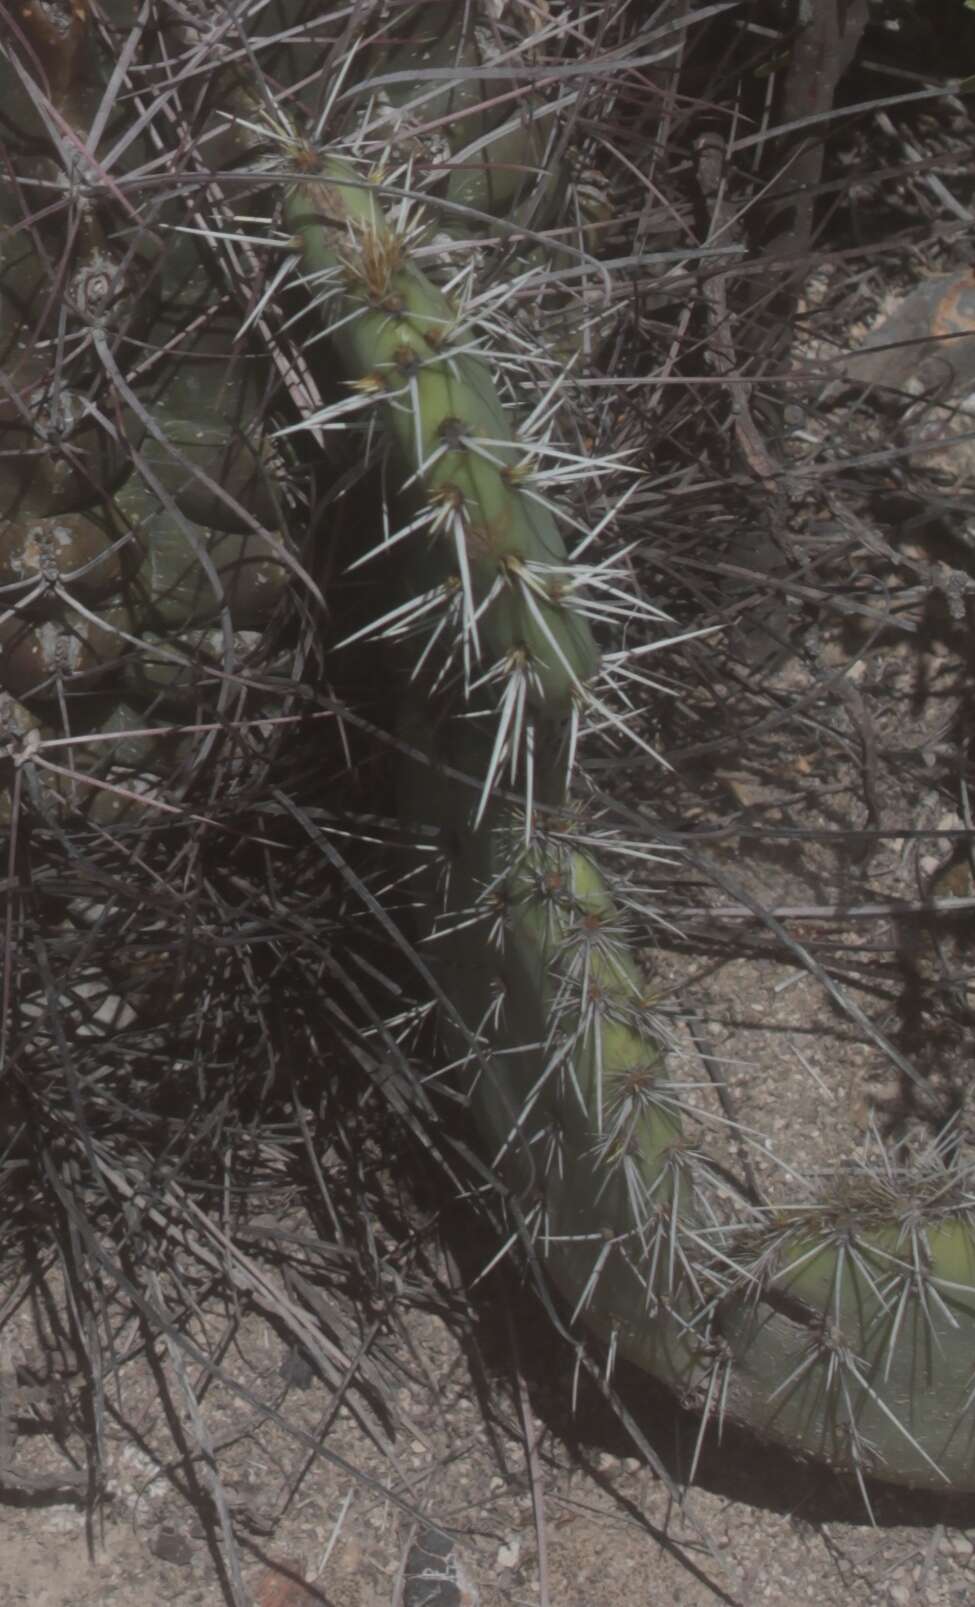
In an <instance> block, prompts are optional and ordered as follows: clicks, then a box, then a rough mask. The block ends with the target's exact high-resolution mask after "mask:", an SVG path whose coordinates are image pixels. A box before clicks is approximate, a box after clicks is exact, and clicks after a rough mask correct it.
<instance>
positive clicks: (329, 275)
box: [285, 157, 599, 719]
mask: <svg viewBox="0 0 975 1607" xmlns="http://www.w3.org/2000/svg"><path fill="white" fill-rule="evenodd" d="M307 162H308V164H309V165H311V166H313V168H314V171H312V172H309V173H308V174H307V176H305V177H303V178H302V179H301V180H300V181H299V182H298V183H296V184H294V185H293V186H292V187H291V188H290V189H289V191H288V194H287V197H286V200H285V227H286V228H287V229H288V230H289V231H290V232H291V233H292V235H293V238H294V243H295V249H296V251H297V252H298V254H299V256H300V262H301V269H302V273H303V275H304V277H305V278H306V280H307V281H308V284H309V288H310V289H312V290H313V292H314V293H315V295H316V299H317V300H318V301H319V302H320V303H321V311H322V316H323V319H324V321H325V323H326V326H327V327H328V329H329V334H330V340H331V343H332V346H333V348H334V349H335V351H336V353H337V355H338V356H339V358H340V361H341V363H342V366H343V368H344V371H345V373H346V374H347V376H348V378H349V380H350V381H351V382H352V383H353V384H356V385H358V386H360V387H362V388H363V389H364V390H365V391H367V392H369V393H371V394H376V393H377V392H379V391H380V387H381V388H382V394H383V395H384V398H385V412H386V417H387V421H388V427H389V429H390V432H391V435H392V437H393V440H394V442H395V445H396V447H397V449H398V453H399V456H400V459H401V461H402V463H403V464H404V465H405V466H406V468H407V472H408V477H409V483H410V484H411V485H412V486H413V487H414V488H415V489H417V490H419V491H420V492H422V494H423V495H425V497H426V499H427V501H428V503H429V504H430V505H431V510H432V511H431V518H430V528H431V530H432V531H433V532H434V533H435V534H436V536H437V540H436V543H435V552H434V555H432V556H428V555H424V556H423V557H422V558H419V559H418V560H417V563H418V564H419V565H420V567H421V568H422V570H423V575H424V584H425V586H430V585H431V584H432V585H434V586H435V585H442V584H443V583H444V582H445V581H447V580H449V579H450V578H452V577H457V578H459V580H460V582H461V585H462V588H463V591H464V594H465V601H466V625H465V629H466V630H467V632H468V633H469V635H470V637H471V639H472V640H475V641H476V642H477V643H478V644H481V643H483V645H484V647H485V648H486V650H487V651H488V653H489V654H490V657H491V660H492V661H493V662H494V663H504V662H505V661H506V660H507V659H508V658H509V657H510V656H511V655H512V653H515V652H518V653H522V654H523V655H524V657H525V660H526V662H527V664H528V665H529V667H530V673H529V676H528V699H529V701H530V703H531V704H532V706H533V707H534V708H535V710H536V711H537V712H539V713H544V714H545V715H546V716H547V717H549V718H556V719H564V718H565V717H566V716H567V715H568V713H569V712H570V710H571V708H572V705H573V703H574V701H576V700H578V699H580V698H581V697H582V696H583V695H584V689H585V688H586V686H587V685H588V683H589V682H590V681H591V680H592V678H593V676H594V675H595V673H596V671H597V669H598V665H599V655H598V651H597V648H596V645H595V642H594V640H593V637H592V633H591V631H590V629H589V626H588V624H587V622H586V621H585V619H584V618H583V617H582V616H581V614H580V613H579V612H578V611H576V610H574V609H573V608H572V606H571V605H570V602H569V600H568V599H567V598H563V597H561V596H560V595H559V594H558V590H557V588H556V589H553V592H552V593H551V594H550V595H547V596H546V595H542V596H539V595H538V588H537V587H536V588H534V589H533V588H531V587H530V586H529V585H528V583H527V581H526V579H525V571H524V569H523V567H521V566H524V565H527V564H532V565H538V566H555V567H560V568H561V567H564V565H565V562H566V552H565V546H564V543H563V541H562V537H561V534H560V532H559V529H558V527H557V525H556V522H555V519H554V517H553V516H552V514H551V513H550V512H549V511H548V509H547V508H546V507H544V506H543V505H542V504H541V503H540V502H538V501H537V500H533V499H532V498H531V497H530V496H529V495H528V494H526V492H525V491H524V490H523V489H522V488H521V485H520V478H521V477H520V475H519V468H520V466H521V465H522V464H523V462H524V459H525V456H526V453H525V450H524V448H523V447H522V446H520V445H519V444H518V443H517V441H516V440H515V438H514V435H513V432H512V428H511V424H510V421H509V418H508V414H507V412H506V410H505V408H504V407H503V405H502V403H501V401H500V398H499V395H498V391H497V388H496V386H495V383H494V375H493V373H492V371H491V368H490V366H489V364H488V363H487V361H486V360H485V359H484V358H482V357H480V356H478V355H477V354H476V353H475V352H473V351H471V350H470V349H469V347H470V337H469V334H467V332H465V331H464V330H463V329H462V328H461V327H460V324H459V318H458V314H457V312H456V311H455V309H454V308H453V307H452V306H451V304H450V302H449V301H448V300H447V298H446V296H445V295H444V294H443V292H442V291H441V290H439V289H438V288H437V286H435V285H434V284H432V283H431V281H430V280H429V279H427V278H426V276H425V275H424V274H423V273H422V272H421V271H420V269H419V268H417V266H416V265H415V264H414V263H412V262H411V261H410V258H409V244H408V240H407V239H406V238H405V237H403V236H401V235H399V234H397V233H395V232H394V231H393V230H392V229H391V228H390V227H389V225H388V223H387V222H386V219H385V217H384V216H383V211H382V206H381V201H380V195H379V191H378V189H377V186H376V185H375V184H372V183H370V182H368V181H367V180H365V179H363V178H362V176H361V175H360V174H359V173H358V171H357V170H356V169H355V168H354V167H353V166H352V165H351V164H350V163H346V162H342V161H340V160H337V159H334V158H325V157H323V158H318V157H314V158H307Z"/></svg>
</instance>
